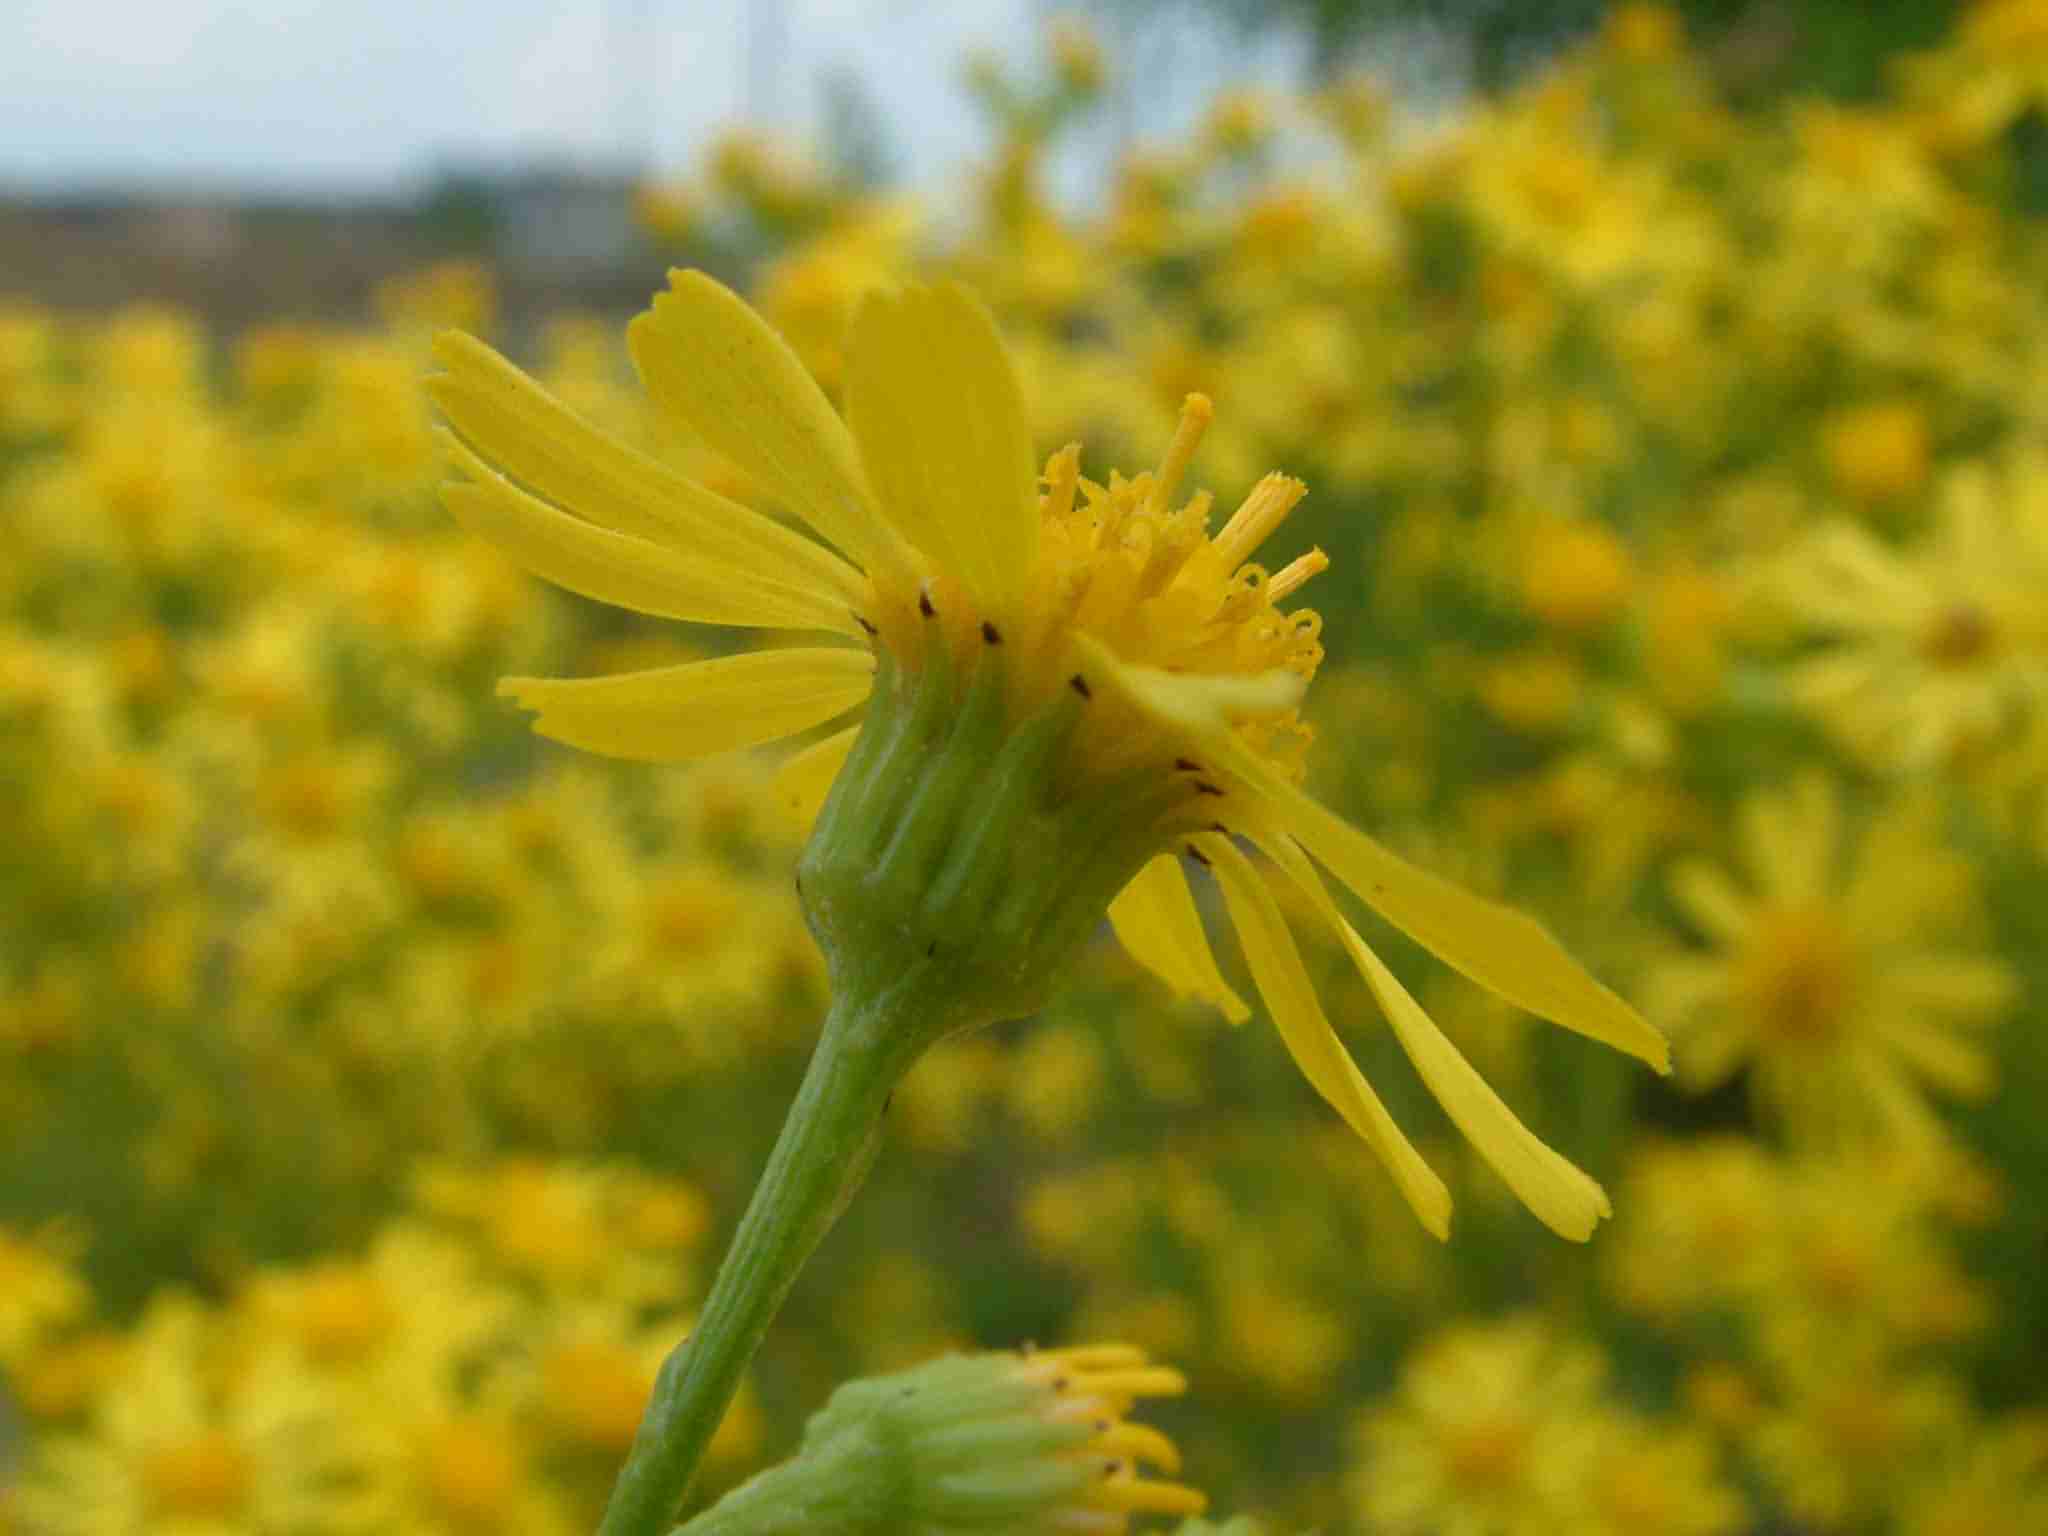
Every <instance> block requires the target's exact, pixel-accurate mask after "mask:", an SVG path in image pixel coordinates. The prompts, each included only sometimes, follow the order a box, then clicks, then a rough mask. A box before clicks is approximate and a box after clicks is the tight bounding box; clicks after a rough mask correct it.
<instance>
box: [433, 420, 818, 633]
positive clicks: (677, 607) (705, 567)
mask: <svg viewBox="0 0 2048 1536" xmlns="http://www.w3.org/2000/svg"><path fill="white" fill-rule="evenodd" d="M441 441H442V445H443V447H444V448H445V449H446V450H447V452H448V455H449V457H450V458H451V459H453V460H454V461H455V463H456V465H457V466H458V467H460V468H461V469H462V471H463V472H464V473H465V474H467V475H469V476H470V477H471V478H470V480H469V481H468V482H465V483H456V484H449V485H444V486H442V487H441V503H442V505H443V506H445V507H447V509H448V511H449V512H450V514H451V515H453V516H454V518H455V519H456V521H458V522H460V523H461V524H462V525H463V526H464V527H465V528H467V529H469V531H470V532H472V533H474V534H476V535H477V536H478V537H479V538H482V539H484V540H486V541H487V542H489V543H491V544H495V545H496V546H497V547H498V549H499V550H500V551H501V552H502V553H504V554H505V555H506V556H507V557H508V558H509V559H511V560H512V561H513V562H514V563H516V564H517V565H519V566H521V567H523V568H524V569H526V570H528V571H531V572H532V573H533V574H534V575H536V576H539V577H541V578H542V579H543V580H546V581H551V582H553V583H554V584H555V585H556V586H558V587H565V588H567V589H568V590H569V591H571V592H575V593H577V594H579V595H580V596H583V597H588V598H594V599H596V600H597V601H598V602H600V603H611V604H613V605H614V606H615V607H619V608H630V609H632V610H633V611H634V612H635V613H649V614H653V615H655V616H656V617H658V618H665V619H690V620H694V621H695V622H697V623H700V624H740V625H748V626H754V627H765V628H773V629H841V630H852V629H854V628H855V627H856V626H855V624H854V621H853V616H852V613H851V611H850V610H849V609H847V608H846V606H845V605H844V604H842V603H840V602H839V601H838V600H837V599H834V598H828V597H824V596H821V595H820V594H818V593H816V592H814V591H804V590H802V589H799V588H794V587H790V586H787V585H779V584H776V583H772V582H767V581H762V580H757V579H755V578H752V577H750V576H748V575H746V574H745V573H743V572H741V571H738V570H735V569H734V568H733V567H731V566H729V565H723V564H720V563H719V562H718V561H715V560H712V559H709V558H707V557H705V556H703V555H695V554H684V553H682V552H681V551H679V550H674V549H664V548H663V547H662V546H661V545H659V544H650V543H648V542H647V541H646V540H645V539H638V538H634V537H632V536H631V535H628V534H623V533H614V532H613V531H612V530H611V529H609V528H600V527H599V526H598V525H597V524H595V523H587V522H585V521H584V520H583V519H582V518H579V517H571V516H570V515H569V514H568V513H566V512H563V511H560V510H558V509H556V508H554V507H551V506H549V505H548V504H547V503H546V502H544V501H542V500H541V499H540V498H539V497H537V496H530V495H528V494H527V493H526V492H525V491H522V490H520V489H519V487H517V486H516V485H514V484H513V483H512V482H511V481H509V480H507V479H506V478H505V477H504V476H503V475H501V474H499V473H498V472H497V471H496V470H494V469H492V468H491V466H490V465H488V464H486V463H485V462H484V461H483V460H482V459H480V458H478V457H477V456H476V455H475V454H474V453H472V452H471V451H470V450H469V448H468V447H467V446H466V445H465V444H463V442H462V441H461V440H460V439H459V438H457V437H456V436H455V435H454V434H453V433H452V432H448V431H447V430H445V429H443V430H442V432H441Z"/></svg>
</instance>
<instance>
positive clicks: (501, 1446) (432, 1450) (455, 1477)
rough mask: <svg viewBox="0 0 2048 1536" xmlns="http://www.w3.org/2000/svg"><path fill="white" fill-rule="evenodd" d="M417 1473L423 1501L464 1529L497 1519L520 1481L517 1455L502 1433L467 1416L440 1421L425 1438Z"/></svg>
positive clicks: (489, 1525) (493, 1523)
mask: <svg viewBox="0 0 2048 1536" xmlns="http://www.w3.org/2000/svg"><path fill="white" fill-rule="evenodd" d="M419 1472H420V1484H421V1489H422V1491H423V1492H424V1493H425V1495H426V1498H427V1501H428V1502H429V1503H430V1504H432V1505H433V1507H434V1508H435V1509H436V1510H438V1511H439V1512H440V1513H441V1514H442V1515H443V1516H444V1517H445V1518H446V1519H447V1520H448V1521H449V1522H450V1523H451V1524H453V1525H455V1526H456V1527H458V1528H461V1529H467V1530H488V1529H491V1528H493V1527H495V1526H497V1525H499V1524H501V1523H502V1522H503V1521H504V1519H505V1517H506V1515H507V1514H509V1513H510V1511H511V1508H512V1503H513V1500H514V1499H515V1498H517V1497H518V1494H519V1487H520V1483H521V1481H522V1480H523V1473H522V1471H521V1468H520V1465H519V1458H518V1455H517V1454H516V1453H515V1452H514V1451H513V1449H512V1447H511V1446H509V1445H507V1444H506V1443H505V1440H504V1436H503V1435H502V1433H500V1432H498V1431H496V1430H493V1429H491V1428H490V1427H488V1426H486V1425H483V1424H479V1423H477V1422H475V1421H474V1420H468V1419H460V1420H457V1421H456V1422H454V1423H452V1424H446V1425H443V1426H442V1427H441V1428H440V1429H439V1430H437V1431H435V1432H434V1433H433V1434H431V1435H429V1436H428V1437H427V1440H426V1442H425V1444H424V1445H422V1446H421V1448H420V1464H419Z"/></svg>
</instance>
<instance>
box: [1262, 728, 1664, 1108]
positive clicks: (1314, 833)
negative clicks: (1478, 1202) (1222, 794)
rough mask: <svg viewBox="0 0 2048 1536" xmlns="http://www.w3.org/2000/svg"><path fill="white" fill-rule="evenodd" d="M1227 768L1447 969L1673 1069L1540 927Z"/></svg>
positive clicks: (1280, 789) (1308, 804) (1296, 796)
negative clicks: (1449, 967) (1259, 795)
mask: <svg viewBox="0 0 2048 1536" xmlns="http://www.w3.org/2000/svg"><path fill="white" fill-rule="evenodd" d="M1228 756H1229V758H1230V760H1231V765H1232V766H1233V767H1234V768H1237V769H1238V776H1239V777H1240V778H1243V779H1245V780H1246V781H1247V783H1248V784H1249V786H1250V787H1251V788H1253V789H1255V790H1257V791H1258V792H1259V793H1260V794H1261V795H1262V796H1263V798H1265V799H1266V800H1267V801H1268V803H1269V804H1270V805H1271V806H1272V808H1273V810H1274V812H1275V813H1276V815H1277V817H1278V819H1279V821H1280V823H1281V825H1282V826H1284V827H1285V828H1286V829H1287V830H1288V831H1289V832H1291V833H1292V834H1293V835H1294V836H1295V837H1296V838H1297V839H1299V840H1300V842H1301V844H1302V845H1303V846H1304V847H1305V848H1307V849H1308V851H1309V852H1310V853H1312V854H1314V855H1315V856H1316V858H1317V859H1319V860H1320V861H1321V862H1322V863H1323V864H1325V865H1326V866H1328V868H1329V869H1330V871H1331V872H1332V873H1333V874H1335V875H1336V876H1337V878H1338V879H1339V880H1341V881H1343V882H1344V884H1345V885H1347V886H1349V887H1350V888H1351V889H1352V890H1353V891H1355V892H1356V893H1357V894H1358V896H1359V898H1360V899H1361V900H1362V901H1364V902H1365V904H1366V905H1367V906H1369V907H1371V908H1372V909H1373V910H1374V911H1375V912H1378V913H1379V914H1380V916H1382V917H1384V918H1385V919H1386V920H1387V921H1388V922H1390V923H1392V924H1393V925H1394V926H1395V927H1396V928H1398V929H1400V930H1401V931H1402V932H1403V933H1405V934H1407V935H1408V937H1409V938H1411V939H1413V940H1415V942H1416V943H1418V944H1420V945H1421V946H1422V947H1423V948H1424V949H1426V950H1428V951H1429V952H1430V953H1431V954H1433V955H1435V956H1436V957H1437V958H1438V959H1440V960H1442V961H1443V962H1444V963H1445V964H1447V965H1449V966H1451V967H1453V968H1454V969H1456V970H1458V971H1461V972H1463V973H1464V974H1465V975H1467V976H1469V977H1471V978H1472V980H1474V981H1476V982H1478V983H1479V984H1480V985H1481V986H1482V987H1485V988H1487V989H1488V990H1489V991H1492V992H1495V993H1497V994H1499V995H1500V996H1501V997H1504V998H1506V999H1507V1000H1508V1001H1509V1002H1511V1003H1513V1004H1515V1005H1516V1006H1517V1007H1520V1008H1526V1009H1528V1010H1529V1012H1531V1013H1533V1014H1535V1015H1536V1016H1537V1017H1539V1018H1544V1019H1548V1020H1550V1021H1551V1022H1552V1023H1553V1024H1561V1025H1563V1026H1564V1027H1565V1028H1566V1029H1570V1030H1575V1031H1577V1032H1578V1033H1579V1034H1582V1035H1586V1036H1589V1037H1590V1038H1592V1039H1594V1040H1599V1041H1601V1042H1603V1043H1605V1044H1607V1045H1611V1046H1613V1047H1614V1048H1615V1049H1616V1050H1620V1051H1626V1052H1627V1053H1628V1054H1629V1055H1631V1056H1635V1057H1639V1058H1640V1059H1642V1060H1643V1061H1646V1062H1648V1063H1649V1064H1650V1065H1651V1066H1653V1067H1655V1068H1656V1069H1657V1070H1658V1071H1659V1072H1669V1071H1670V1070H1671V1049H1670V1047H1669V1046H1668V1045H1667V1044H1666V1043H1665V1040H1664V1037H1663V1036H1662V1035H1660V1034H1658V1033H1657V1031H1656V1030H1655V1029H1653V1028H1651V1026H1650V1025H1649V1023H1648V1022H1647V1021H1645V1020H1644V1018H1643V1016H1642V1015H1641V1014H1639V1013H1637V1012H1636V1011H1635V1009H1633V1008H1631V1007H1630V1006H1629V1005H1628V1004H1627V1003H1625V1002H1623V1001H1622V1000H1621V999H1620V998H1619V997H1617V996H1615V994H1614V993H1612V992H1610V991H1609V990H1608V989H1607V988H1606V987H1604V986H1602V985H1601V984H1600V983H1599V982H1597V981H1595V980H1594V979H1593V978H1592V977H1591V976H1590V975H1588V974H1587V973H1586V971H1585V970H1584V969H1583V968H1582V967H1581V966H1580V965H1579V964H1578V962H1577V961H1575V960H1573V959H1572V957H1571V956H1570V955H1568V954H1566V953H1565V952H1564V950H1563V948H1562V947H1560V946H1559V944H1558V942H1557V941H1556V940H1555V939H1553V938H1552V937H1551V936H1550V935H1549V934H1548V933H1546V932H1545V931H1544V929H1543V927H1542V925H1541V924H1540V923H1538V922H1536V921H1535V920H1534V919H1533V918H1530V917H1528V916H1526V915H1524V914H1523V913H1520V912H1517V911H1515V910H1514V909H1513V908H1512V907H1504V906H1501V905H1499V904H1497V903H1495V902H1491V901H1486V900H1484V899H1483V898H1481V897H1478V896H1474V895H1473V894H1472V893H1471V892H1470V891H1467V890H1464V889H1462V888H1461V887H1459V886H1456V885H1453V884H1452V883H1451V882H1450V881H1448V880H1445V879H1442V878H1441V877H1439V876H1436V875H1432V874H1430V873H1429V872H1428V871H1426V870H1422V869H1418V868H1416V867H1415V866H1414V865H1413V864H1410V863H1408V862H1407V860H1405V859H1403V858H1401V857H1400V856H1398V855H1397V854H1395V853H1394V852H1393V851H1392V850H1391V849H1389V848H1387V847H1385V846H1384V845H1382V844H1381V843H1379V842H1377V841H1375V840H1374V839H1373V838H1370V837H1368V836H1366V834H1365V833H1363V832H1361V831H1359V830H1358V829H1357V828H1356V827H1354V826H1352V825H1351V824H1350V823H1348V822H1346V821H1345V820H1344V819H1343V818H1342V817H1340V816H1337V815H1335V814H1333V813H1332V812H1330V811H1329V810H1326V809H1325V808H1324V807H1323V806H1321V805H1319V804H1317V803H1316V802H1315V801H1314V800H1313V799H1311V798H1310V797H1309V796H1307V795H1305V794H1303V793H1302V792H1301V791H1300V790H1298V789H1296V788H1295V787H1294V786H1293V785H1291V784H1287V783H1284V782H1282V781H1281V780H1279V779H1278V778H1276V777H1275V776H1274V775H1272V774H1271V773H1269V772H1266V771H1265V770H1264V769H1263V768H1262V767H1261V766H1260V765H1259V764H1258V763H1257V762H1256V761H1255V760H1253V759H1252V758H1251V757H1250V754H1249V753H1247V752H1245V751H1243V749H1242V748H1237V749H1234V750H1230V751H1228Z"/></svg>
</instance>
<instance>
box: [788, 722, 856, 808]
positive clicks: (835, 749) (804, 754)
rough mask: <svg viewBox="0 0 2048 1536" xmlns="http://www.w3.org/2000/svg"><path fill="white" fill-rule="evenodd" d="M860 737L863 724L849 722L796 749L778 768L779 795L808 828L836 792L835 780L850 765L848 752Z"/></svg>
mask: <svg viewBox="0 0 2048 1536" xmlns="http://www.w3.org/2000/svg"><path fill="white" fill-rule="evenodd" d="M859 737H860V727H859V726H858V725H849V726H848V727H847V728H846V729H845V730H843V731H834V732H833V733H832V734H831V735H830V736H825V737H821V738H819V739H818V740H817V741H814V742H812V743H811V744H810V745H809V746H807V747H805V748H804V749H803V750H802V751H800V752H796V753H792V754H791V755H790V758H789V760H788V761H787V762H785V763H784V764H783V765H782V766H781V767H780V768H778V769H776V770H775V797H776V799H777V800H779V801H781V803H782V806H783V808H784V809H785V810H787V811H788V812H789V814H790V815H791V816H792V817H793V818H794V819H795V821H796V824H797V825H798V826H800V827H804V828H808V827H809V826H810V825H811V823H812V822H814V821H816V820H817V819H818V812H819V811H821V810H823V809H824V808H825V797H826V796H827V795H829V794H831V793H832V781H833V780H835V779H837V778H838V777H839V770H840V769H841V768H843V767H845V766H846V758H847V754H848V753H850V752H852V751H853V744H854V742H855V741H857V740H858V739H859Z"/></svg>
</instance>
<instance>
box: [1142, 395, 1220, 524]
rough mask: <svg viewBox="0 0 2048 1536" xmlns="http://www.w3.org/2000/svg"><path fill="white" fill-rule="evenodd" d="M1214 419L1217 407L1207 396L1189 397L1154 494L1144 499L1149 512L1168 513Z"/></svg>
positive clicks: (1155, 479)
mask: <svg viewBox="0 0 2048 1536" xmlns="http://www.w3.org/2000/svg"><path fill="white" fill-rule="evenodd" d="M1215 419H1216V407H1215V406H1214V405H1212V404H1210V403H1209V397H1208V396H1207V395H1189V396H1188V397H1187V399H1185V400H1183V401H1182V402H1181V406H1180V425H1179V426H1178V427H1177V428H1175V429H1174V433H1173V441H1172V442H1171V443H1168V444H1167V445H1166V457H1165V458H1164V459H1161V460H1160V461H1159V472H1158V473H1157V474H1155V475H1154V476H1153V477H1152V494H1151V495H1150V496H1148V497H1146V499H1145V508H1146V510H1147V511H1149V512H1155V513H1156V512H1163V511H1165V510H1166V506H1167V504H1168V503H1169V502H1170V501H1172V500H1173V493H1174V492H1175V491H1176V490H1178V489H1179V488H1180V477H1181V476H1182V475H1184V474H1185V473H1187V467H1188V464H1189V462H1190V461H1191V460H1192V459H1193V458H1194V456H1195V449H1196V448H1197V447H1199V446H1200V445H1201V441H1202V434H1203V433H1204V432H1206V431H1208V430H1209V423H1210V422H1211V421H1213V420H1215Z"/></svg>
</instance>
